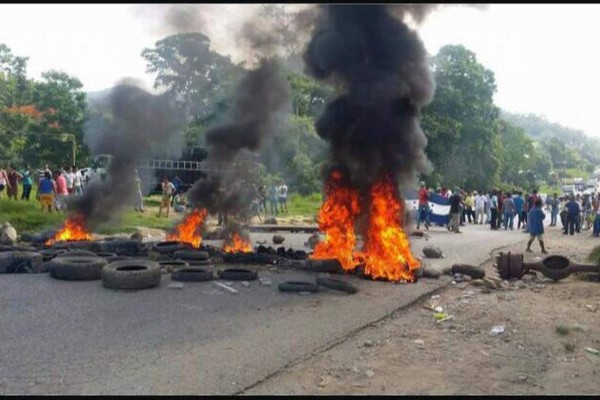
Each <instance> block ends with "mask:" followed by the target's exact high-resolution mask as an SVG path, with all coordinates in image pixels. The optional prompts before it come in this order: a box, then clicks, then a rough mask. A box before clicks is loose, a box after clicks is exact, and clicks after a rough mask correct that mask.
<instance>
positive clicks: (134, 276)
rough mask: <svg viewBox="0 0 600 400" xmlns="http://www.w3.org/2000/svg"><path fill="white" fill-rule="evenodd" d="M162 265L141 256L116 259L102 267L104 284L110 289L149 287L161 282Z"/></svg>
mask: <svg viewBox="0 0 600 400" xmlns="http://www.w3.org/2000/svg"><path fill="white" fill-rule="evenodd" d="M161 277H162V273H161V272H160V265H159V264H158V263H157V262H155V261H149V260H144V259H139V258H137V259H136V258H134V259H131V260H124V261H116V262H113V263H110V264H108V265H107V266H106V267H104V269H102V285H103V286H104V287H106V288H109V289H147V288H151V287H155V286H158V285H159V284H160V278H161Z"/></svg>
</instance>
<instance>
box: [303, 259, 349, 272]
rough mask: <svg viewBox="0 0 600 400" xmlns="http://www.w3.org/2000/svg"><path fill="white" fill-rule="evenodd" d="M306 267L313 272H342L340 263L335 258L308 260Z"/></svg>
mask: <svg viewBox="0 0 600 400" xmlns="http://www.w3.org/2000/svg"><path fill="white" fill-rule="evenodd" d="M308 268H309V269H310V270H311V271H314V272H329V273H336V272H343V269H342V265H341V264H340V262H339V261H338V260H337V259H335V258H331V259H325V260H308Z"/></svg>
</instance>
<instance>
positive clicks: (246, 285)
mask: <svg viewBox="0 0 600 400" xmlns="http://www.w3.org/2000/svg"><path fill="white" fill-rule="evenodd" d="M241 285H242V286H243V287H248V286H250V282H247V281H242V283H241Z"/></svg>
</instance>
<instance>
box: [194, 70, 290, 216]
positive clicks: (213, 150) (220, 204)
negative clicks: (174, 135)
mask: <svg viewBox="0 0 600 400" xmlns="http://www.w3.org/2000/svg"><path fill="white" fill-rule="evenodd" d="M289 98H290V87H289V83H288V82H287V80H286V79H285V77H284V76H283V75H282V73H281V71H280V67H279V64H278V62H277V61H276V60H273V59H272V60H267V59H263V60H262V61H261V63H260V65H259V67H258V68H257V69H255V70H251V71H248V72H247V73H246V74H245V75H244V77H243V78H242V79H241V81H240V82H239V84H238V86H237V88H236V91H235V98H234V101H233V105H232V107H231V109H230V110H229V112H228V113H227V115H226V117H225V120H224V122H222V123H221V124H219V125H217V126H214V127H212V128H210V129H209V130H208V132H207V133H206V142H207V145H208V160H207V162H208V163H213V165H216V166H217V168H219V172H218V173H217V174H213V175H211V176H210V177H208V178H206V179H201V180H199V181H198V182H196V184H194V186H193V187H192V188H191V189H190V191H189V196H188V199H189V200H190V202H191V203H192V204H194V205H195V206H196V207H201V208H207V209H208V210H209V212H211V213H216V212H227V213H235V212H238V211H240V208H241V207H242V206H243V205H244V204H245V202H246V201H247V200H248V198H247V195H248V190H249V189H250V188H248V187H247V185H246V184H245V182H244V178H243V172H244V171H241V170H239V169H237V170H236V169H232V168H233V165H235V163H236V161H238V155H241V154H243V153H242V152H243V151H244V150H248V151H253V152H256V151H258V150H260V149H261V148H262V147H263V146H264V144H265V143H266V141H267V140H269V138H270V137H271V136H272V135H273V134H274V132H275V128H276V126H277V123H276V122H277V117H278V116H279V115H280V114H281V113H282V112H284V111H286V109H287V108H288V107H289Z"/></svg>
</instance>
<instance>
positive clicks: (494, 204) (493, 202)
mask: <svg viewBox="0 0 600 400" xmlns="http://www.w3.org/2000/svg"><path fill="white" fill-rule="evenodd" d="M490 210H491V213H492V220H491V228H492V229H493V230H496V229H498V192H497V191H496V190H494V191H493V192H492V198H491V199H490Z"/></svg>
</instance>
